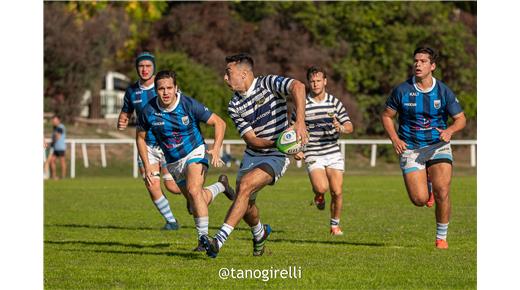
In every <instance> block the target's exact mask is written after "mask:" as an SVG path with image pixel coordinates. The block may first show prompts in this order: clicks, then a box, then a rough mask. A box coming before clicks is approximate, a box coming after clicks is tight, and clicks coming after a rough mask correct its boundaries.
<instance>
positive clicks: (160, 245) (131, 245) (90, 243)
mask: <svg viewBox="0 0 520 290" xmlns="http://www.w3.org/2000/svg"><path fill="white" fill-rule="evenodd" d="M44 243H46V244H53V245H65V244H76V245H86V246H122V247H128V248H138V249H142V248H167V247H169V246H170V244H169V243H157V244H150V245H146V244H145V245H143V244H134V243H121V242H101V241H77V240H76V241H74V240H69V241H49V240H47V241H44Z"/></svg>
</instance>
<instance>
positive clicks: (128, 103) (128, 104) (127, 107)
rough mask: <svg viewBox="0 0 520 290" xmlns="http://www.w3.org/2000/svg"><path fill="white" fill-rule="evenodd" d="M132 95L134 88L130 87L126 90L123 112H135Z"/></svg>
mask: <svg viewBox="0 0 520 290" xmlns="http://www.w3.org/2000/svg"><path fill="white" fill-rule="evenodd" d="M131 97H132V90H131V89H130V88H127V89H126V91H125V96H124V98H123V108H121V111H122V112H125V113H128V114H132V113H133V112H134V109H135V108H134V104H133V103H132V100H131Z"/></svg>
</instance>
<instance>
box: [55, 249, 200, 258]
mask: <svg viewBox="0 0 520 290" xmlns="http://www.w3.org/2000/svg"><path fill="white" fill-rule="evenodd" d="M61 251H65V252H90V253H104V254H122V255H152V256H167V257H181V258H184V259H187V260H199V259H203V260H206V259H207V257H206V255H205V253H200V252H187V253H186V252H170V251H169V252H143V251H117V250H88V249H62V250H61Z"/></svg>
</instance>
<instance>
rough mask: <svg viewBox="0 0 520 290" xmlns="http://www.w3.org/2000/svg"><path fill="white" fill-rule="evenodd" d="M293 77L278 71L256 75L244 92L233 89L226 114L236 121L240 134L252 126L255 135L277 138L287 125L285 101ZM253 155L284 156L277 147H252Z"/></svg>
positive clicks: (248, 149)
mask: <svg viewBox="0 0 520 290" xmlns="http://www.w3.org/2000/svg"><path fill="white" fill-rule="evenodd" d="M292 82H293V79H291V78H286V77H282V76H277V75H268V76H259V77H257V78H255V79H254V81H253V83H252V84H251V87H249V90H248V91H247V92H246V94H245V95H244V96H242V95H240V94H239V93H237V92H235V93H234V94H233V97H232V98H231V101H229V105H228V114H229V116H230V117H231V119H232V120H233V122H234V123H235V126H236V128H237V130H238V132H239V133H240V137H242V136H244V134H245V133H247V132H249V131H251V130H253V131H254V132H255V134H256V136H257V137H258V138H263V139H268V140H272V141H276V138H278V135H280V134H281V133H282V132H283V131H284V130H285V129H286V128H287V126H288V121H287V103H286V98H287V96H289V94H290V91H289V88H290V86H291V84H292ZM246 153H247V154H249V155H252V156H258V155H275V156H285V154H283V153H281V152H280V151H278V150H277V149H276V148H269V149H260V150H258V149H253V148H250V147H249V146H248V147H247V148H246Z"/></svg>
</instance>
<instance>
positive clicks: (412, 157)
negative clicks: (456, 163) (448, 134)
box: [399, 142, 453, 174]
mask: <svg viewBox="0 0 520 290" xmlns="http://www.w3.org/2000/svg"><path fill="white" fill-rule="evenodd" d="M399 161H400V162H399V163H400V166H401V170H402V171H403V174H407V173H410V172H414V171H417V170H423V169H425V168H426V167H429V166H430V165H433V164H436V163H441V162H445V163H450V164H452V162H453V155H452V152H451V145H450V143H443V142H439V143H436V144H432V145H428V146H425V147H422V148H419V149H414V150H405V151H404V152H403V153H402V154H401V155H400V158H399Z"/></svg>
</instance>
